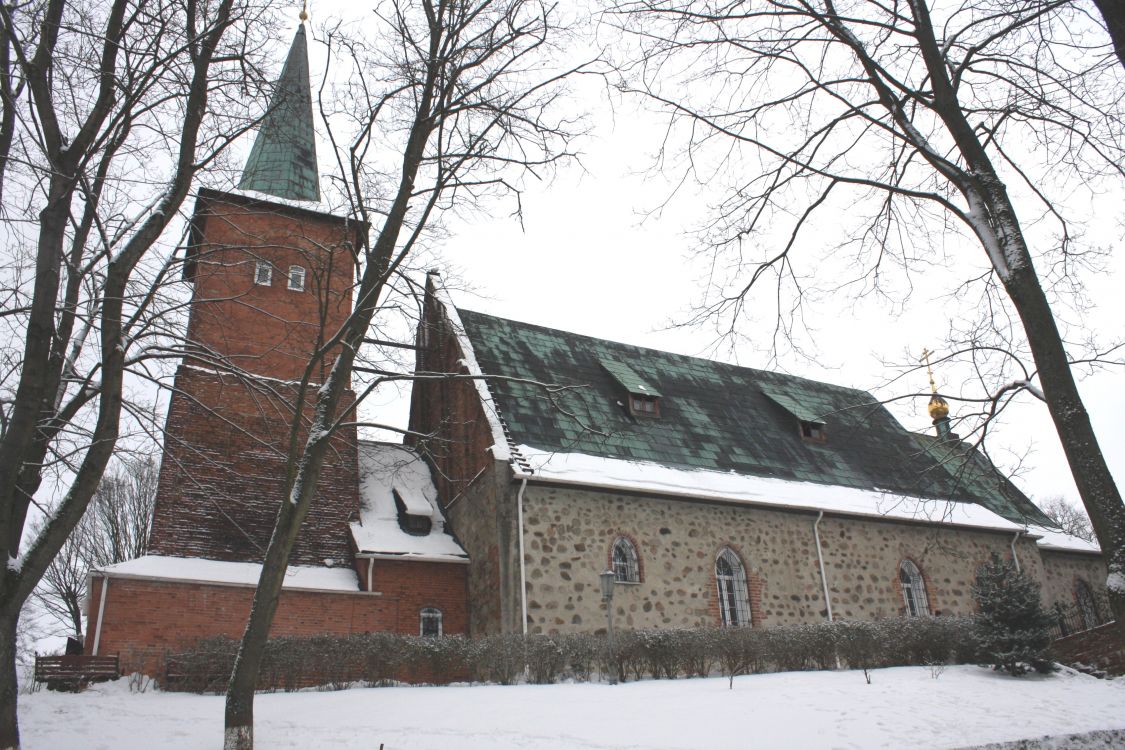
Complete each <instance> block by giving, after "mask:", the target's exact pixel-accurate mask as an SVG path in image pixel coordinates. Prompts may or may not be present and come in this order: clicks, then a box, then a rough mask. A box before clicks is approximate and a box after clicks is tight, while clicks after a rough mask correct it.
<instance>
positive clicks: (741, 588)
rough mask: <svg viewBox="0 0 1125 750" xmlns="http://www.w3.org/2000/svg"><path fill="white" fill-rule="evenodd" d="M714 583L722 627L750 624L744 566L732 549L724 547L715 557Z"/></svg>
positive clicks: (748, 597) (748, 595) (748, 596)
mask: <svg viewBox="0 0 1125 750" xmlns="http://www.w3.org/2000/svg"><path fill="white" fill-rule="evenodd" d="M715 585H716V587H717V588H718V592H719V614H720V615H722V619H723V627H724V628H737V627H741V626H743V625H750V624H751V618H750V593H749V591H748V590H747V588H746V568H745V567H743V565H742V560H740V559H739V558H738V555H737V554H735V552H734V550H732V549H731V548H730V547H724V548H723V550H722V551H721V552H720V553H719V556H718V557H717V558H715Z"/></svg>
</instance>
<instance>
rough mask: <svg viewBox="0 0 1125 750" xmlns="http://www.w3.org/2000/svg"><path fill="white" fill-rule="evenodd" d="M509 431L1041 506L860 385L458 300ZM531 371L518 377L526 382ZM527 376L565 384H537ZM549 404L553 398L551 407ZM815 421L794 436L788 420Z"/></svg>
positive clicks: (646, 457)
mask: <svg viewBox="0 0 1125 750" xmlns="http://www.w3.org/2000/svg"><path fill="white" fill-rule="evenodd" d="M459 312H460V316H461V321H462V323H463V324H464V327H465V333H466V334H467V336H468V337H469V340H470V341H471V342H472V345H473V349H474V351H475V353H476V358H477V361H478V363H479V364H480V366H481V368H482V370H483V371H484V373H485V374H486V375H500V376H505V377H506V378H517V379H519V381H517V380H510V379H505V378H492V379H490V380H489V387H490V389H491V391H492V393H493V396H494V398H495V400H496V403H497V407H498V409H499V411H500V416H501V418H502V419H504V421H505V423H506V425H507V427H508V430H509V433H510V435H511V437H512V439H513V440H514V441H515V443H516V444H521V445H528V446H530V447H533V448H537V449H540V450H545V451H553V452H572V453H586V454H590V455H595V456H604V457H612V458H621V459H629V460H637V461H653V462H657V463H660V464H664V465H667V466H674V467H683V468H693V469H709V470H712V471H722V472H735V473H739V474H746V475H754V476H764V477H774V478H778V479H786V480H793V481H803V482H816V483H819V484H831V485H842V486H845V487H854V488H859V489H874V490H885V491H890V492H898V493H902V494H909V495H914V496H919V497H927V498H936V499H941V500H945V499H953V498H957V499H971V500H974V501H976V502H978V503H980V504H982V505H984V506H986V507H988V508H989V509H990V510H993V511H994V512H996V513H998V514H999V515H1002V516H1004V517H1006V518H1008V519H1010V520H1013V521H1016V522H1020V523H1023V522H1035V523H1042V522H1043V521H1044V520H1045V519H1044V518H1043V517H1042V514H1041V513H1040V512H1039V511H1038V509H1036V508H1035V506H1034V505H1032V503H1031V501H1030V500H1028V499H1027V498H1026V497H1025V496H1024V495H1023V493H1021V492H1020V491H1019V490H1018V489H1016V488H1015V486H1014V485H1012V484H1011V482H1009V481H1008V480H1006V479H1005V478H1003V477H1002V476H1000V475H999V474H998V473H997V472H996V471H995V470H993V469H992V468H991V465H989V464H988V463H987V461H986V459H984V458H983V457H981V456H979V454H976V453H972V454H971V457H970V459H968V460H966V459H964V458H963V455H964V454H963V453H961V452H959V453H958V456H957V457H956V460H946V459H949V456H943V455H941V447H940V446H938V447H937V448H936V452H935V445H936V439H934V440H928V439H926V438H925V436H920V435H917V434H915V433H912V432H909V431H908V430H906V429H905V428H903V427H902V425H900V424H899V423H898V421H897V420H895V418H894V417H893V416H891V414H890V412H888V411H887V409H886V408H884V407H883V406H882V405H881V404H879V403H877V402H876V401H875V399H874V398H873V397H872V396H871V395H870V394H868V393H865V392H864V391H859V390H855V389H852V388H843V387H840V386H836V385H831V384H828V383H819V382H816V381H813V380H807V379H805V378H799V377H794V376H792V375H784V374H781V373H776V372H767V371H764V370H754V369H750V368H746V367H736V366H734V365H728V364H723V363H721V362H712V361H710V360H706V359H699V358H695V357H685V356H682V355H679V354H670V353H667V352H660V351H655V350H652V349H644V348H641V347H636V346H629V345H627V344H618V343H613V342H610V341H603V340H600V339H595V338H590V337H587V336H579V335H577V334H573V333H566V332H563V331H556V330H552V329H549V328H542V327H539V326H534V325H529V324H526V323H518V322H515V321H511V320H504V319H502V318H494V317H492V316H488V315H483V314H480V313H475V312H470V311H468V310H460V311H459ZM607 362H608V363H625V362H628V363H629V365H628V366H627V368H626V369H627V370H628V371H629V373H632V374H633V376H634V377H638V376H636V372H637V371H640V372H643V373H644V381H643V382H644V384H645V385H646V386H649V387H650V388H652V389H653V390H656V391H658V392H659V393H660V394H661V401H660V417H659V418H656V419H651V418H649V419H637V418H635V417H632V416H630V414H629V411H628V408H627V407H626V405H625V404H623V403H622V402H621V400H622V394H621V390H620V388H621V383H622V377H624V378H625V379H626V381H625V382H628V377H629V376H628V373H625V374H624V375H622V374H620V373H619V372H614V371H613V370H611V369H610V368H609V367H607V366H606V363H607ZM526 381H531V382H526ZM536 383H540V384H543V383H546V384H554V385H561V386H568V388H567V389H566V390H564V391H561V392H557V391H553V392H548V391H547V390H545V389H544V388H542V387H541V386H539V385H536ZM560 407H561V408H560ZM799 419H803V420H806V421H817V422H824V423H826V424H827V425H828V427H827V441H825V442H823V443H818V442H813V441H805V440H803V439H802V438H801V434H800V425H799V422H798V420H799Z"/></svg>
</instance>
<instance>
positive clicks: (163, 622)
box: [86, 562, 468, 675]
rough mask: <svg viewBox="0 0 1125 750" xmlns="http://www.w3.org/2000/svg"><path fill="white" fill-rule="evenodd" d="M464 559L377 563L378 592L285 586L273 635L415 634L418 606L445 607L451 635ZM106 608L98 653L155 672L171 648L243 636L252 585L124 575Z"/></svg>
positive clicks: (92, 632)
mask: <svg viewBox="0 0 1125 750" xmlns="http://www.w3.org/2000/svg"><path fill="white" fill-rule="evenodd" d="M464 568H465V566H464V565H451V564H441V563H414V562H410V563H407V562H389V563H387V564H386V566H385V567H383V568H381V569H380V568H378V567H377V572H376V579H377V581H381V583H380V584H379V590H378V593H367V592H362V591H355V592H320V591H294V590H285V591H283V592H282V595H281V601H280V604H279V605H278V610H277V614H276V615H275V617H274V623H273V627H272V628H271V630H270V634H271V636H312V635H321V634H332V635H350V634H355V633H368V632H375V631H393V632H398V633H402V634H404V635H418V628H419V610H420V609H421V608H422V607H436V608H438V609H440V610H441V611H442V615H443V618H442V620H443V622H442V624H443V629H444V632H445V633H446V634H449V635H453V634H465V633H467V632H468V624H467V613H466V603H465V571H464ZM103 580H104V579H101V578H95V579H94V580H93V583H92V586H91V591H90V598H89V602H90V604H89V607H90V612H89V614H90V622H91V627H90V628H88V629H87V630H88V632H87V637H86V653H92V652H93V643H94V638H95V636H96V623H97V616H98V614H97V613H98V608H99V605H100V602H101V595H102V594H101V592H102V581H103ZM108 592H109V595H108V598H107V599H106V605H105V610H104V620H103V622H102V630H101V639H100V643H99V646H98V653H100V654H119V655H120V657H121V669H122V672H123V673H125V674H128V673H130V672H133V671H143V672H145V673H147V674H150V675H157V674H159V673H160V671H161V670H162V668H163V660H164V657H165V655H166V654H168V653H175V652H177V651H180V650H183V649H184V648H186V647H187V646H190V645H191V644H192V643H194V642H196V641H198V640H200V639H203V638H209V637H214V636H227V637H230V638H236V639H237V638H241V637H242V633H243V630H245V627H246V620H247V618H248V617H249V614H250V605H251V602H252V600H253V596H254V589H253V588H251V587H247V586H219V585H214V584H205V583H182V582H171V581H153V580H139V579H126V578H111V579H110V583H109V587H108Z"/></svg>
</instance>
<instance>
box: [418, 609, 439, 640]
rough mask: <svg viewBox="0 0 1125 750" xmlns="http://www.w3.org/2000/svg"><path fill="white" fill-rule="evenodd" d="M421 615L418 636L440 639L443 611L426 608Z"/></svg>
mask: <svg viewBox="0 0 1125 750" xmlns="http://www.w3.org/2000/svg"><path fill="white" fill-rule="evenodd" d="M419 614H420V616H421V623H420V624H419V626H418V634H419V635H421V636H423V637H430V638H440V637H441V610H440V609H434V608H433V607H426V608H425V609H423V610H422V611H421V612H420V613H419Z"/></svg>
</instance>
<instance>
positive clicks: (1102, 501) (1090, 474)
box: [1005, 267, 1125, 631]
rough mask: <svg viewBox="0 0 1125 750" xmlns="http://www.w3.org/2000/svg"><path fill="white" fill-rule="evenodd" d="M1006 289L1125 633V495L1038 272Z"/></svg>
mask: <svg viewBox="0 0 1125 750" xmlns="http://www.w3.org/2000/svg"><path fill="white" fill-rule="evenodd" d="M1005 288H1006V289H1007V291H1008V294H1009V296H1010V297H1011V299H1012V302H1013V303H1014V305H1015V307H1016V311H1017V312H1018V313H1019V316H1020V320H1021V321H1023V327H1024V331H1025V332H1026V334H1027V340H1028V343H1029V344H1030V345H1031V352H1032V356H1033V357H1034V358H1035V364H1036V367H1037V368H1038V370H1039V382H1040V383H1041V384H1042V386H1043V394H1044V395H1045V396H1046V397H1047V408H1048V409H1049V410H1050V412H1051V419H1052V420H1053V421H1054V423H1055V429H1056V430H1057V431H1058V434H1059V440H1060V441H1061V442H1062V446H1063V451H1064V452H1065V453H1066V459H1067V462H1068V464H1069V465H1070V472H1071V474H1072V475H1073V477H1074V484H1075V486H1077V488H1078V494H1079V496H1080V497H1081V498H1082V503H1083V505H1085V506H1086V513H1087V515H1089V516H1090V522H1091V524H1092V525H1093V527H1094V534H1095V535H1096V536H1097V539H1098V543H1099V544H1100V545H1101V548H1102V553H1103V555H1104V556H1105V561H1106V565H1107V566H1108V568H1109V574H1110V585H1109V601H1110V606H1112V607H1113V613H1114V616H1115V617H1116V618H1117V623H1118V627H1119V628H1120V629H1122V630H1123V631H1125V591H1122V590H1121V588H1120V586H1114V585H1113V584H1114V581H1115V580H1119V579H1120V577H1121V576H1122V575H1125V506H1123V505H1122V501H1121V493H1120V491H1119V490H1118V488H1117V484H1116V483H1115V482H1114V481H1113V476H1112V474H1110V471H1109V467H1108V466H1107V465H1106V462H1105V457H1104V456H1103V455H1102V451H1101V447H1100V446H1099V445H1098V439H1097V437H1096V436H1095V435H1094V429H1093V427H1092V426H1091V425H1090V417H1089V414H1088V413H1087V411H1086V407H1085V405H1084V404H1083V403H1082V397H1081V396H1080V395H1079V394H1078V386H1077V385H1076V384H1075V382H1074V374H1073V373H1072V372H1071V369H1070V365H1069V364H1068V360H1067V356H1066V351H1065V350H1064V349H1063V345H1062V340H1061V338H1060V336H1059V331H1058V328H1057V326H1056V325H1055V319H1054V316H1053V315H1052V314H1051V310H1050V307H1049V306H1048V303H1047V298H1046V295H1044V293H1043V288H1042V287H1041V286H1040V284H1039V279H1038V278H1037V277H1036V275H1035V272H1034V270H1032V269H1031V268H1029V267H1025V268H1021V269H1017V270H1016V271H1015V272H1013V273H1012V275H1011V277H1010V278H1009V279H1008V280H1007V281H1006V282H1005Z"/></svg>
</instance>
